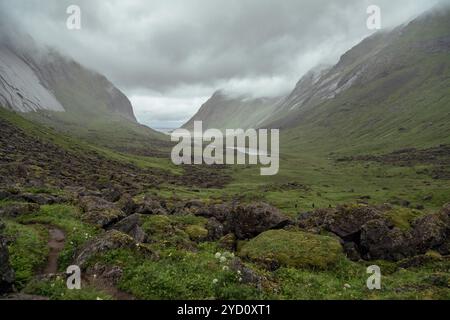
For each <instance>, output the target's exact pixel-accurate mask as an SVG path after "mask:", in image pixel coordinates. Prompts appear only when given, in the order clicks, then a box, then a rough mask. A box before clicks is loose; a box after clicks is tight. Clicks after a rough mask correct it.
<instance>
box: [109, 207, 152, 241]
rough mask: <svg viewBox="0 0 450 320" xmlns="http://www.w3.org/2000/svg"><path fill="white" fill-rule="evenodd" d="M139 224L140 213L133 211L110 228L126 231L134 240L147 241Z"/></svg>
mask: <svg viewBox="0 0 450 320" xmlns="http://www.w3.org/2000/svg"><path fill="white" fill-rule="evenodd" d="M141 226H142V219H141V215H140V214H137V213H135V214H132V215H131V216H129V217H126V218H125V219H123V220H121V221H119V222H118V223H116V224H115V225H114V226H113V227H112V229H114V230H118V231H121V232H123V233H126V234H128V235H129V236H131V237H133V239H134V240H135V241H137V242H140V243H142V242H146V241H147V235H146V234H145V232H144V230H142V228H141Z"/></svg>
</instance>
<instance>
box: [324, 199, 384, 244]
mask: <svg viewBox="0 0 450 320" xmlns="http://www.w3.org/2000/svg"><path fill="white" fill-rule="evenodd" d="M380 217H381V213H380V212H378V211H377V210H376V209H374V208H371V207H366V206H358V207H356V208H347V207H340V208H339V210H337V212H336V213H335V214H329V215H327V216H326V217H325V226H326V228H327V229H328V230H329V231H331V232H333V233H334V234H336V235H337V236H339V237H341V238H343V239H346V238H348V237H352V236H354V235H356V234H358V232H360V230H361V227H362V226H363V225H364V224H366V223H367V222H369V221H371V220H373V219H377V218H380Z"/></svg>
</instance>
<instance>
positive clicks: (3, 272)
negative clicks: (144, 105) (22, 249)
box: [0, 221, 15, 295]
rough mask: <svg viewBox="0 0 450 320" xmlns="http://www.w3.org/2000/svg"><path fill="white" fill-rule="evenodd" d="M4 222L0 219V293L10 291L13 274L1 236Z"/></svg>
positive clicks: (5, 244) (13, 278)
mask: <svg viewBox="0 0 450 320" xmlns="http://www.w3.org/2000/svg"><path fill="white" fill-rule="evenodd" d="M4 227H5V226H4V224H3V223H2V222H1V221H0V295H3V294H5V293H9V292H11V291H12V288H13V284H14V280H15V275H14V270H13V269H12V267H11V264H10V263H9V252H8V246H7V243H6V239H5V238H4V237H3V235H2V233H3V229H4Z"/></svg>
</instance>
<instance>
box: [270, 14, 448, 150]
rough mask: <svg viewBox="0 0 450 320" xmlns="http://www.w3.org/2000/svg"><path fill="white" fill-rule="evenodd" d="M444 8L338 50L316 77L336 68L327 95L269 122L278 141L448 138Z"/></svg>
mask: <svg viewBox="0 0 450 320" xmlns="http://www.w3.org/2000/svg"><path fill="white" fill-rule="evenodd" d="M449 12H450V11H449V10H445V11H444V12H436V13H428V14H425V15H423V16H421V17H419V18H417V19H416V20H414V21H413V22H411V23H410V24H408V25H406V26H402V27H399V28H397V29H395V30H393V31H391V32H389V33H380V34H376V35H374V36H372V37H370V38H368V39H366V40H364V41H363V42H362V43H361V44H359V45H358V46H356V47H355V48H353V49H351V50H350V51H349V52H347V53H346V54H345V55H344V56H342V58H341V61H340V62H339V63H338V64H337V65H336V66H335V67H334V68H333V69H332V70H331V71H330V72H329V74H327V75H325V76H324V77H323V78H322V79H321V80H320V82H321V83H328V84H329V82H330V81H329V80H328V78H329V77H335V75H336V74H339V77H340V81H339V85H340V86H341V87H339V88H340V89H339V88H338V89H337V90H336V89H334V93H333V96H332V97H330V96H328V97H327V98H325V97H324V96H318V94H317V92H315V93H313V94H312V97H311V100H309V102H307V103H304V104H301V105H300V106H297V107H295V108H294V109H293V110H292V111H290V112H289V113H288V114H287V115H286V116H285V117H284V118H281V119H279V120H277V121H275V122H272V124H270V126H274V127H277V126H280V127H282V128H286V130H285V134H284V137H285V147H286V149H290V150H292V148H297V150H299V151H301V150H305V149H316V150H320V149H321V150H323V151H324V152H335V153H341V152H343V153H345V152H368V151H386V152H387V151H393V150H395V149H399V148H404V147H413V146H417V147H430V146H434V145H439V144H445V143H448V142H449V141H450V140H449V137H450V134H449V133H450V127H449V123H450V122H449V120H450V118H449V117H450V109H449V106H450V95H449V91H448V88H449V87H450V59H449V58H450V42H449V39H450V38H449V37H450V23H449V21H450V19H449V17H450V13H449ZM349 83H350V84H349ZM347 86H348V88H347ZM332 87H333V86H332ZM342 88H344V89H342ZM319 89H320V90H324V89H323V88H320V85H319ZM320 90H319V91H320ZM327 90H331V89H330V88H328V89H327ZM330 92H331V91H330ZM321 94H323V92H322V93H321Z"/></svg>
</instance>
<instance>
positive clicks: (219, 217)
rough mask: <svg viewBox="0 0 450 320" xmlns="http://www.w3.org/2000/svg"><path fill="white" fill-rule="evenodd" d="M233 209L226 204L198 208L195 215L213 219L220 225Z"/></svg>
mask: <svg viewBox="0 0 450 320" xmlns="http://www.w3.org/2000/svg"><path fill="white" fill-rule="evenodd" d="M232 211H233V207H232V206H231V205H230V204H228V203H221V204H213V205H210V206H207V207H203V208H199V209H198V211H197V213H196V215H198V216H201V217H205V218H214V219H215V220H216V221H219V222H221V223H223V222H225V220H226V219H227V218H228V217H229V216H230V214H231V212H232Z"/></svg>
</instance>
